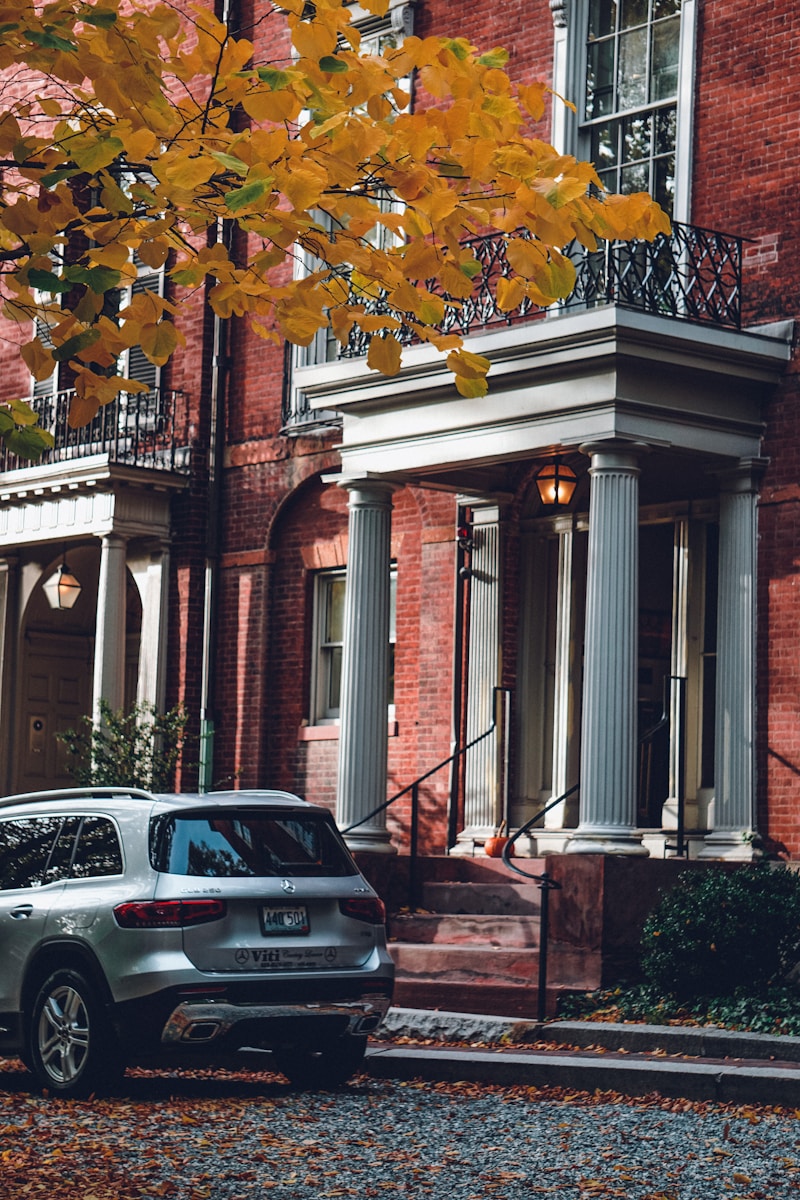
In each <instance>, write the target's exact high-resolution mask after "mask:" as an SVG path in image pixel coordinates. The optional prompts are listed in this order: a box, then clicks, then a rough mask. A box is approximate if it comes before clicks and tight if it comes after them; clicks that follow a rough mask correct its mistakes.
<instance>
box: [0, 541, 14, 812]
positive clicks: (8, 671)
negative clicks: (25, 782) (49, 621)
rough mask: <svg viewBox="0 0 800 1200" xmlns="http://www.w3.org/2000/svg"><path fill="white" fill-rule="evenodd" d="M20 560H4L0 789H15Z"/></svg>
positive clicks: (0, 567) (0, 579) (0, 584)
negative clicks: (12, 762)
mask: <svg viewBox="0 0 800 1200" xmlns="http://www.w3.org/2000/svg"><path fill="white" fill-rule="evenodd" d="M17 568H18V563H17V558H16V556H14V555H6V556H5V557H4V558H0V789H2V791H3V792H7V791H8V790H9V788H10V787H11V758H12V755H11V747H12V746H13V744H14V711H15V705H14V703H13V696H14V666H15V661H14V660H15V656H16V653H17V651H16V647H15V642H16V640H17V639H16V621H15V619H14V617H15V610H16V604H15V599H16V583H17Z"/></svg>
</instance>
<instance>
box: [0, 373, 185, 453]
mask: <svg viewBox="0 0 800 1200" xmlns="http://www.w3.org/2000/svg"><path fill="white" fill-rule="evenodd" d="M72 396H73V392H72V391H71V390H65V391H61V392H55V393H52V394H50V395H46V396H33V397H31V398H29V403H30V405H31V407H32V408H33V409H34V411H35V412H37V413H38V414H39V423H40V425H41V426H42V428H43V429H47V430H49V432H50V433H52V435H53V438H54V442H55V444H54V445H53V447H52V448H51V449H50V450H46V451H45V453H44V454H43V455H42V458H41V460H40V462H41V463H43V464H47V463H61V462H70V461H72V460H78V459H82V458H87V457H88V456H89V455H93V454H105V455H107V456H108V458H109V461H110V462H114V463H122V464H125V465H126V466H131V467H148V468H150V469H151V470H156V471H178V472H182V473H186V472H188V470H189V457H190V454H189V446H190V428H189V409H188V396H187V394H186V393H185V392H179V391H169V390H166V389H164V388H154V389H153V391H150V392H142V393H140V394H139V395H135V396H134V395H129V394H127V393H121V394H120V395H119V396H118V397H117V399H116V400H114V401H112V402H111V403H110V404H106V405H105V406H104V407H103V408H101V409H100V410H99V411H98V413H97V415H96V416H95V417H94V419H93V420H91V421H90V422H89V424H88V425H82V426H80V427H79V428H77V429H73V428H72V427H71V426H70V424H69V422H68V419H67V418H68V414H69V406H70V401H71V399H72ZM31 465H32V464H31V463H30V462H29V461H28V460H26V459H21V458H18V457H17V455H15V454H12V453H10V452H9V451H8V449H6V448H5V447H4V446H0V472H3V471H13V470H17V469H19V468H23V467H30V466H31Z"/></svg>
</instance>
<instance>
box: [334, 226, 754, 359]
mask: <svg viewBox="0 0 800 1200" xmlns="http://www.w3.org/2000/svg"><path fill="white" fill-rule="evenodd" d="M520 236H523V237H525V236H527V235H526V234H525V233H524V232H522V233H521V235H520ZM466 245H468V246H469V247H470V248H471V250H472V252H473V254H474V256H475V258H476V259H477V261H478V262H479V263H480V265H481V269H480V271H479V272H478V274H477V275H476V277H475V286H474V288H473V292H472V295H471V296H470V297H469V298H468V299H466V300H462V301H460V302H459V303H458V304H457V305H456V306H453V307H448V309H447V311H446V313H445V318H444V320H443V322H442V326H441V328H442V331H443V332H444V333H449V332H451V331H456V332H458V333H460V334H462V335H463V336H465V337H466V336H468V335H470V334H474V333H477V332H479V331H481V330H484V329H486V328H487V327H492V326H496V325H513V324H516V323H517V322H519V321H522V320H531V319H535V318H537V317H538V318H541V317H544V316H546V315H548V314H551V313H556V314H557V313H561V312H564V311H565V310H571V309H580V308H592V307H596V306H598V305H602V304H619V305H622V306H623V307H625V308H638V309H641V310H642V311H644V312H650V313H656V314H657V315H660V316H667V317H678V318H680V319H681V320H687V321H703V322H709V323H711V324H714V325H723V326H730V327H733V328H735V329H738V328H739V325H740V323H741V293H742V239H741V238H738V237H733V236H731V235H730V234H726V233H717V232H715V231H713V230H710V229H699V228H697V227H696V226H694V225H681V224H679V223H677V222H676V223H675V224H673V226H672V232H671V233H670V234H669V235H667V234H659V235H658V237H656V238H655V240H654V241H652V242H642V241H631V242H606V243H604V244H602V245H601V246H600V248H599V249H598V250H596V251H589V250H586V249H585V248H584V247H583V246H580V245H578V243H577V242H573V243H572V244H571V245H570V246H568V247H567V251H566V252H567V254H568V255H569V257H570V258H571V259H572V262H573V263H574V265H575V275H576V279H575V287H574V289H573V291H572V293H571V294H570V295H569V296H568V297H567V299H566V300H563V301H560V302H559V303H558V304H555V305H552V306H551V307H550V308H541V307H539V306H538V305H536V304H533V303H532V302H531V301H530V300H523V302H522V303H521V304H520V305H519V306H518V307H517V308H514V309H512V310H511V311H510V312H503V311H502V310H501V309H500V308H498V305H497V281H498V279H501V278H503V277H506V276H508V275H509V274H510V273H511V269H510V267H509V264H508V260H507V258H506V254H505V241H504V239H503V238H501V237H481V238H470V239H469V241H468V242H467V243H466ZM427 286H428V289H429V290H430V291H431V292H433V293H434V294H439V295H445V293H444V292H443V291H442V289H441V287H439V286H438V284H437V283H436V281H434V280H429V281H428V283H427ZM365 307H366V310H367V312H370V313H373V312H376V313H385V312H389V311H390V308H389V305H388V304H387V303H386V301H385V299H383V298H382V297H378V298H377V299H375V300H370V301H368V302H367V303H366V305H365ZM393 315H395V316H400V317H401V319H402V315H403V314H397V313H395V314H393ZM395 336H397V337H398V338H399V339H400V340H401V341H402V342H404V343H406V344H408V343H411V342H413V340H414V335H413V332H412V330H411V329H410V328H409V326H408V325H405V324H404V325H403V326H402V328H401V330H400V331H399V333H396V334H395ZM369 341H370V335H369V334H365V333H363V332H362V331H361V330H359V329H358V328H356V329H354V330H353V333H352V334H351V337H350V341H349V342H348V344H347V346H345V347H344V349H343V350H342V351H341V354H340V357H344V358H356V357H360V356H361V355H364V354H366V353H367V348H368V346H369Z"/></svg>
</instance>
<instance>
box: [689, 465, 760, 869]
mask: <svg viewBox="0 0 800 1200" xmlns="http://www.w3.org/2000/svg"><path fill="white" fill-rule="evenodd" d="M762 469H763V463H761V461H760V460H749V459H748V460H747V461H745V462H743V463H742V464H741V465H740V467H739V469H738V470H736V471H734V472H731V473H730V474H728V475H726V476H725V477H723V481H722V491H721V493H720V508H719V599H718V602H717V695H716V729H715V739H714V809H713V811H714V818H713V821H714V828H713V830H712V832H711V833H710V834H709V835H708V836H707V837H706V839H705V845H704V847H703V849H702V851H701V852H700V857H701V858H732V859H749V858H751V857H752V849H751V846H750V842H749V838H748V835H749V834H751V833H752V831H753V828H754V824H755V707H756V704H755V687H756V670H755V666H756V648H755V643H756V637H755V633H756V542H757V507H756V502H757V479H758V477H759V474H760V472H761V470H762Z"/></svg>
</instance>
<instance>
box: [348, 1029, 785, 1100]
mask: <svg viewBox="0 0 800 1200" xmlns="http://www.w3.org/2000/svg"><path fill="white" fill-rule="evenodd" d="M398 1038H413V1039H418V1040H419V1039H426V1040H427V1039H431V1040H432V1041H434V1042H436V1043H437V1045H436V1046H421V1045H409V1044H404V1043H399V1044H398V1041H397V1039H398ZM465 1042H467V1043H480V1044H478V1045H475V1044H473V1045H467V1046H465V1045H464V1044H463V1043H465ZM447 1043H459V1044H458V1045H452V1044H451V1045H448V1044H447ZM484 1043H485V1044H484ZM366 1069H367V1071H368V1072H369V1074H371V1075H373V1076H375V1077H377V1078H394V1079H413V1078H422V1079H433V1080H449V1081H453V1080H462V1079H463V1080H472V1081H475V1082H481V1083H500V1084H508V1085H519V1084H522V1085H527V1086H535V1087H546V1086H552V1087H565V1088H569V1089H571V1090H577V1091H594V1090H595V1089H599V1090H601V1091H614V1092H622V1093H624V1094H625V1095H628V1096H644V1095H648V1094H650V1093H652V1092H658V1093H660V1094H661V1095H662V1096H672V1097H684V1098H685V1099H689V1100H716V1101H721V1102H731V1103H737V1104H766V1105H776V1106H780V1107H790V1108H791V1107H797V1106H800V1038H798V1037H780V1038H777V1037H768V1036H765V1035H761V1034H755V1033H736V1032H731V1031H729V1030H724V1029H708V1028H688V1027H685V1026H670V1025H612V1024H603V1023H599V1022H596V1023H592V1022H586V1021H554V1022H548V1023H546V1024H544V1025H539V1024H538V1023H537V1022H535V1021H519V1020H515V1019H514V1018H506V1017H481V1016H476V1015H474V1014H472V1013H446V1012H430V1011H424V1010H418V1009H409V1008H393V1009H391V1010H390V1012H389V1014H388V1016H387V1018H386V1021H385V1023H384V1025H383V1026H382V1027H381V1030H380V1032H379V1035H378V1038H377V1039H376V1040H375V1041H373V1042H371V1044H370V1048H369V1050H368V1056H367V1062H366Z"/></svg>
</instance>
